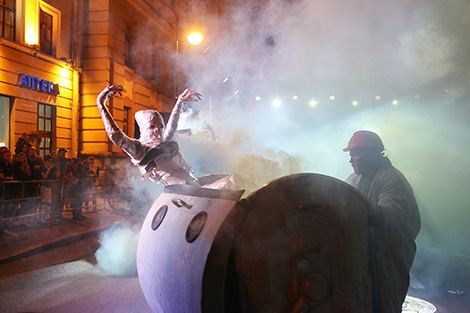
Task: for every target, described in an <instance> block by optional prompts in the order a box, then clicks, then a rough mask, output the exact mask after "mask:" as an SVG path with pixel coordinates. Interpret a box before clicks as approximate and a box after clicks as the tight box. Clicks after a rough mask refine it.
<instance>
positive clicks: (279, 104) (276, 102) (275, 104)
mask: <svg viewBox="0 0 470 313" xmlns="http://www.w3.org/2000/svg"><path fill="white" fill-rule="evenodd" d="M273 106H274V107H275V108H278V107H280V106H281V100H279V99H276V100H274V101H273Z"/></svg>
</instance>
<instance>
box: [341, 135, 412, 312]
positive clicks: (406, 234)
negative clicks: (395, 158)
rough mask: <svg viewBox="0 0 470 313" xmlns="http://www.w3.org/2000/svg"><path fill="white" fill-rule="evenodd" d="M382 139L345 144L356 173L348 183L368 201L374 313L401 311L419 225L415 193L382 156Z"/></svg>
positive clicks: (362, 137)
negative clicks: (369, 205) (369, 204)
mask: <svg viewBox="0 0 470 313" xmlns="http://www.w3.org/2000/svg"><path fill="white" fill-rule="evenodd" d="M384 149H385V148H384V145H383V143H382V140H381V139H380V137H379V136H378V135H377V134H376V133H374V132H371V131H367V130H360V131H357V132H355V133H354V134H353V136H352V137H351V139H350V140H349V143H348V146H347V147H346V148H344V149H343V151H345V152H349V154H350V156H351V158H350V160H349V162H350V163H351V166H352V167H353V169H354V173H353V174H351V175H350V176H349V177H348V178H347V179H346V183H348V184H350V185H351V186H353V187H354V188H356V189H358V190H359V192H361V193H362V194H363V195H364V196H365V197H367V199H369V201H370V203H371V208H370V210H369V255H370V261H371V262H370V265H369V270H370V272H371V276H372V286H373V302H374V303H373V307H374V310H373V312H374V313H379V312H380V313H400V312H401V311H402V304H403V302H404V300H405V296H406V293H407V291H408V286H409V281H410V275H409V271H410V268H411V265H412V263H413V260H414V256H415V253H416V244H415V238H416V236H417V235H418V232H419V230H420V226H421V222H420V215H419V211H418V206H417V204H416V200H415V197H414V195H413V190H412V188H411V186H410V184H409V183H408V181H407V180H406V178H405V176H404V175H403V174H402V173H401V172H400V171H399V170H397V169H396V168H394V167H393V166H392V163H391V162H390V160H389V159H388V157H386V156H385V155H384V153H383V151H384Z"/></svg>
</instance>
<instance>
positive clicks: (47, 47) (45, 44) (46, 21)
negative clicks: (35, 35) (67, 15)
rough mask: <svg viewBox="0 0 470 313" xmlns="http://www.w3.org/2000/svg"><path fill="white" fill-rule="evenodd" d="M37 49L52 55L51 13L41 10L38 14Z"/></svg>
mask: <svg viewBox="0 0 470 313" xmlns="http://www.w3.org/2000/svg"><path fill="white" fill-rule="evenodd" d="M39 40H40V41H39V49H40V50H41V52H44V53H47V54H49V55H52V52H53V51H52V15H50V14H47V13H46V12H44V11H43V10H41V11H40V15H39Z"/></svg>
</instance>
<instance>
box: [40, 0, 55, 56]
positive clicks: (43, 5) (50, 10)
mask: <svg viewBox="0 0 470 313" xmlns="http://www.w3.org/2000/svg"><path fill="white" fill-rule="evenodd" d="M39 9H40V10H42V11H44V12H46V13H47V14H49V15H51V16H52V55H53V56H57V55H59V53H58V51H57V47H58V43H59V42H60V19H61V12H60V11H59V10H57V9H56V8H54V7H53V6H51V5H50V4H48V3H46V2H44V1H41V0H39ZM38 14H40V13H39V12H38ZM38 21H39V15H38ZM38 28H39V26H38Z"/></svg>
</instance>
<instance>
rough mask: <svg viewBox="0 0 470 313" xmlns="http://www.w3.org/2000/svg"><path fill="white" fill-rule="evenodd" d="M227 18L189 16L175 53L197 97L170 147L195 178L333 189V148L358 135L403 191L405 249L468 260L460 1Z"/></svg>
mask: <svg viewBox="0 0 470 313" xmlns="http://www.w3.org/2000/svg"><path fill="white" fill-rule="evenodd" d="M199 13H200V12H199ZM227 15H228V16H227V17H224V18H225V19H227V20H226V21H224V22H223V23H221V22H220V21H218V20H217V18H216V17H214V16H200V21H199V22H200V23H206V29H209V30H210V31H209V32H208V33H207V34H206V38H205V40H204V42H203V43H202V45H200V46H197V47H189V46H185V45H184V44H183V43H180V48H181V51H180V54H179V56H178V60H177V64H178V65H179V67H180V68H181V69H182V71H183V72H184V73H185V75H186V76H187V78H188V86H189V88H191V89H192V90H197V91H199V92H201V93H202V94H203V96H204V100H203V101H202V103H198V104H191V105H190V106H189V107H187V110H188V111H187V114H186V116H184V117H183V118H182V120H181V122H180V127H179V128H180V129H191V134H192V135H190V136H188V135H187V133H186V135H183V134H182V135H180V136H179V137H178V141H179V142H180V146H181V149H182V151H183V154H184V156H185V158H186V159H187V161H188V163H189V164H191V165H192V166H193V167H194V169H195V171H196V174H197V175H204V174H209V173H238V174H240V175H241V176H243V177H245V178H246V179H249V180H250V181H252V182H253V183H254V184H255V185H257V186H258V187H259V186H261V185H263V184H265V183H267V182H269V181H270V180H272V179H275V178H277V177H280V176H283V175H288V174H293V173H298V172H315V173H322V174H327V175H331V176H333V177H337V178H339V179H345V178H346V177H347V176H348V175H349V173H350V172H351V167H350V165H349V163H348V161H349V156H348V155H347V153H344V152H342V148H344V147H345V145H346V144H347V142H348V140H349V138H350V136H351V135H352V133H353V132H354V131H356V130H359V129H368V130H372V131H375V132H377V133H378V134H379V135H380V136H381V137H382V139H383V141H384V144H385V147H386V152H387V154H388V155H389V156H390V159H391V161H392V163H393V164H394V165H395V166H396V167H397V168H398V169H400V170H401V171H402V172H403V173H404V174H405V175H406V176H407V178H408V179H409V181H410V183H411V184H412V186H413V188H414V190H415V194H416V197H417V199H418V202H419V205H420V209H421V215H422V219H423V227H422V231H421V233H420V235H419V237H418V247H419V249H421V250H428V251H434V252H437V253H440V254H449V255H464V256H470V248H469V246H468V244H466V238H469V237H470V228H468V227H467V226H466V225H465V221H467V220H469V218H470V216H469V215H470V213H469V212H470V210H469V206H470V199H469V196H468V188H469V186H470V178H469V177H470V173H469V171H470V170H469V166H468V161H466V158H467V155H468V153H469V152H470V151H469V150H470V127H469V126H468V120H469V118H470V109H469V108H470V105H469V103H468V102H469V100H468V99H469V91H468V86H469V83H470V51H469V50H470V48H469V47H470V36H468V34H469V33H470V19H469V18H468V16H469V15H470V3H469V2H468V1H466V0H455V1H428V0H416V1H408V0H397V1H392V2H385V1H366V0H362V1H346V0H332V1H319V0H311V1H283V0H282V1H281V0H277V1H274V0H273V1H253V2H252V3H249V2H247V1H243V2H240V3H238V2H237V4H232V5H229V7H228V12H227ZM222 25H224V27H222ZM168 57H171V56H170V55H169V56H168ZM294 96H296V97H297V98H296V99H294ZM256 97H259V98H258V99H257V98H256ZM333 97H334V98H333ZM274 100H278V101H279V102H278V103H277V105H275V106H274V105H273V101H274ZM394 100H395V101H396V102H395V103H393V101H394ZM312 101H314V102H312ZM353 101H357V103H356V105H353ZM210 129H212V130H213V133H212V132H211V130H210ZM418 251H419V250H418Z"/></svg>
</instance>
